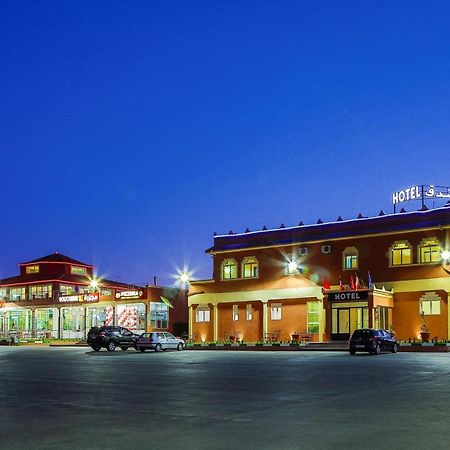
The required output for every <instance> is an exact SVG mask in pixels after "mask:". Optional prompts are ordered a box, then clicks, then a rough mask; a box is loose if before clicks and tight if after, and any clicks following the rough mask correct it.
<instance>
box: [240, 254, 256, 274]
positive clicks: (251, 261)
mask: <svg viewBox="0 0 450 450" xmlns="http://www.w3.org/2000/svg"><path fill="white" fill-rule="evenodd" d="M256 277H258V261H257V259H256V258H254V257H253V256H249V257H247V258H244V261H243V262H242V278H256Z"/></svg>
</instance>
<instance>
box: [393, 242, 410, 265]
mask: <svg viewBox="0 0 450 450" xmlns="http://www.w3.org/2000/svg"><path fill="white" fill-rule="evenodd" d="M411 262H412V249H411V245H410V244H409V242H408V241H398V242H394V245H393V246H392V247H391V266H402V265H404V264H411Z"/></svg>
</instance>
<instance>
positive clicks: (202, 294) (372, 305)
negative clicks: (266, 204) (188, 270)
mask: <svg viewBox="0 0 450 450" xmlns="http://www.w3.org/2000/svg"><path fill="white" fill-rule="evenodd" d="M449 233H450V207H449V204H447V205H446V206H445V207H441V208H436V209H431V210H428V209H427V208H426V207H425V208H422V210H420V211H415V212H403V210H402V212H401V213H398V214H385V213H384V212H383V211H381V212H380V215H379V216H377V217H371V218H366V217H363V216H362V215H361V214H360V215H359V216H358V218H357V219H353V220H342V218H341V217H339V218H338V219H337V220H336V221H335V222H332V223H322V221H320V220H319V222H318V223H317V224H314V225H303V224H300V225H299V226H295V227H289V228H287V227H284V226H281V227H280V228H279V229H269V230H268V229H263V230H261V231H249V230H247V231H246V232H245V233H239V234H235V233H232V232H230V233H229V234H227V235H216V236H215V237H214V244H213V246H212V247H211V248H210V249H208V250H207V253H209V254H210V255H211V256H212V259H213V277H212V279H210V280H201V281H195V282H192V283H191V285H190V293H189V297H188V305H189V326H190V334H191V335H192V336H193V339H194V340H198V341H200V340H203V341H205V340H206V341H212V340H216V341H217V340H228V339H233V338H235V339H240V340H244V341H248V342H251V341H259V340H261V339H264V338H268V337H269V338H270V337H275V338H276V339H279V340H291V338H292V335H308V336H309V337H312V338H313V340H315V341H329V340H344V339H348V338H349V335H350V334H351V333H352V331H353V330H354V329H355V328H360V327H380V328H385V329H393V330H395V332H396V335H397V337H398V338H399V339H409V338H412V339H414V338H415V339H417V338H418V337H419V335H420V330H421V327H422V326H424V325H425V326H427V327H428V328H429V330H430V333H431V337H432V338H434V337H435V338H438V339H449V338H450V320H449V316H450V308H449V306H448V300H449V292H450V276H449V274H450V272H449V266H448V264H449V250H450V240H449V237H450V236H449Z"/></svg>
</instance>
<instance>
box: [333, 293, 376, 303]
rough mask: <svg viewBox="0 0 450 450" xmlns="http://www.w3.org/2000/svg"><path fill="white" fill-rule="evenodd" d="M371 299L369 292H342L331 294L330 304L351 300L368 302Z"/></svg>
mask: <svg viewBox="0 0 450 450" xmlns="http://www.w3.org/2000/svg"><path fill="white" fill-rule="evenodd" d="M368 298H369V291H341V292H330V293H329V294H328V300H329V301H330V302H336V301H338V302H348V301H349V300H356V301H358V300H367V299H368Z"/></svg>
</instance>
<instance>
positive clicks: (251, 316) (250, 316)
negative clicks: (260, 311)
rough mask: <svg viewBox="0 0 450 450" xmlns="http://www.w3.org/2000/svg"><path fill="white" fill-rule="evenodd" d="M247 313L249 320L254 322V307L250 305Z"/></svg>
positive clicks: (246, 310) (247, 307)
mask: <svg viewBox="0 0 450 450" xmlns="http://www.w3.org/2000/svg"><path fill="white" fill-rule="evenodd" d="M245 312H246V317H247V320H252V319H253V309H252V305H251V304H250V303H249V304H248V305H247V306H246V309H245Z"/></svg>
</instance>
